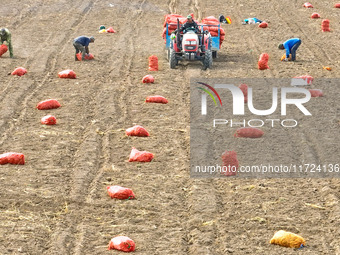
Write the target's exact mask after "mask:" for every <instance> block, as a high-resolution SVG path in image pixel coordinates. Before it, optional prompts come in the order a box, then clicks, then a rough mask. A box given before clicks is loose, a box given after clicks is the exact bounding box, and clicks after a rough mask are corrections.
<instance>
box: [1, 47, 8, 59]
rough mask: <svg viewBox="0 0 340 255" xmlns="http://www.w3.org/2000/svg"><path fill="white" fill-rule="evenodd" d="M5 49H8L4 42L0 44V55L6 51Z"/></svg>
mask: <svg viewBox="0 0 340 255" xmlns="http://www.w3.org/2000/svg"><path fill="white" fill-rule="evenodd" d="M7 50H8V47H7V45H6V44H2V45H0V57H1V56H2V55H3V54H5V53H6V52H7Z"/></svg>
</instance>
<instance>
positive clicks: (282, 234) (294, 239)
mask: <svg viewBox="0 0 340 255" xmlns="http://www.w3.org/2000/svg"><path fill="white" fill-rule="evenodd" d="M270 243H271V244H277V245H280V246H283V247H289V248H301V247H304V246H306V241H305V239H303V237H302V236H299V235H297V234H294V233H292V232H286V231H284V230H280V231H277V232H276V233H275V234H274V236H273V238H272V239H271V240H270Z"/></svg>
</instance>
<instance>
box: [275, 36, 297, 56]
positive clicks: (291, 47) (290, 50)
mask: <svg viewBox="0 0 340 255" xmlns="http://www.w3.org/2000/svg"><path fill="white" fill-rule="evenodd" d="M300 44H301V39H300V38H292V39H289V40H287V41H285V42H284V43H280V44H279V46H278V47H279V49H280V50H286V58H285V59H283V60H285V61H295V60H296V51H297V49H298V48H299V46H300Z"/></svg>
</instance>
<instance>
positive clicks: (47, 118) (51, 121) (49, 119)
mask: <svg viewBox="0 0 340 255" xmlns="http://www.w3.org/2000/svg"><path fill="white" fill-rule="evenodd" d="M41 124H45V125H55V124H57V119H56V117H54V116H52V115H47V116H45V117H42V118H41Z"/></svg>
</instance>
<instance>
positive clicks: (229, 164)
mask: <svg viewBox="0 0 340 255" xmlns="http://www.w3.org/2000/svg"><path fill="white" fill-rule="evenodd" d="M222 165H223V172H222V174H223V175H226V176H231V175H236V173H237V170H238V167H239V163H238V160H237V153H236V152H235V151H225V152H224V153H223V154H222Z"/></svg>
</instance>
